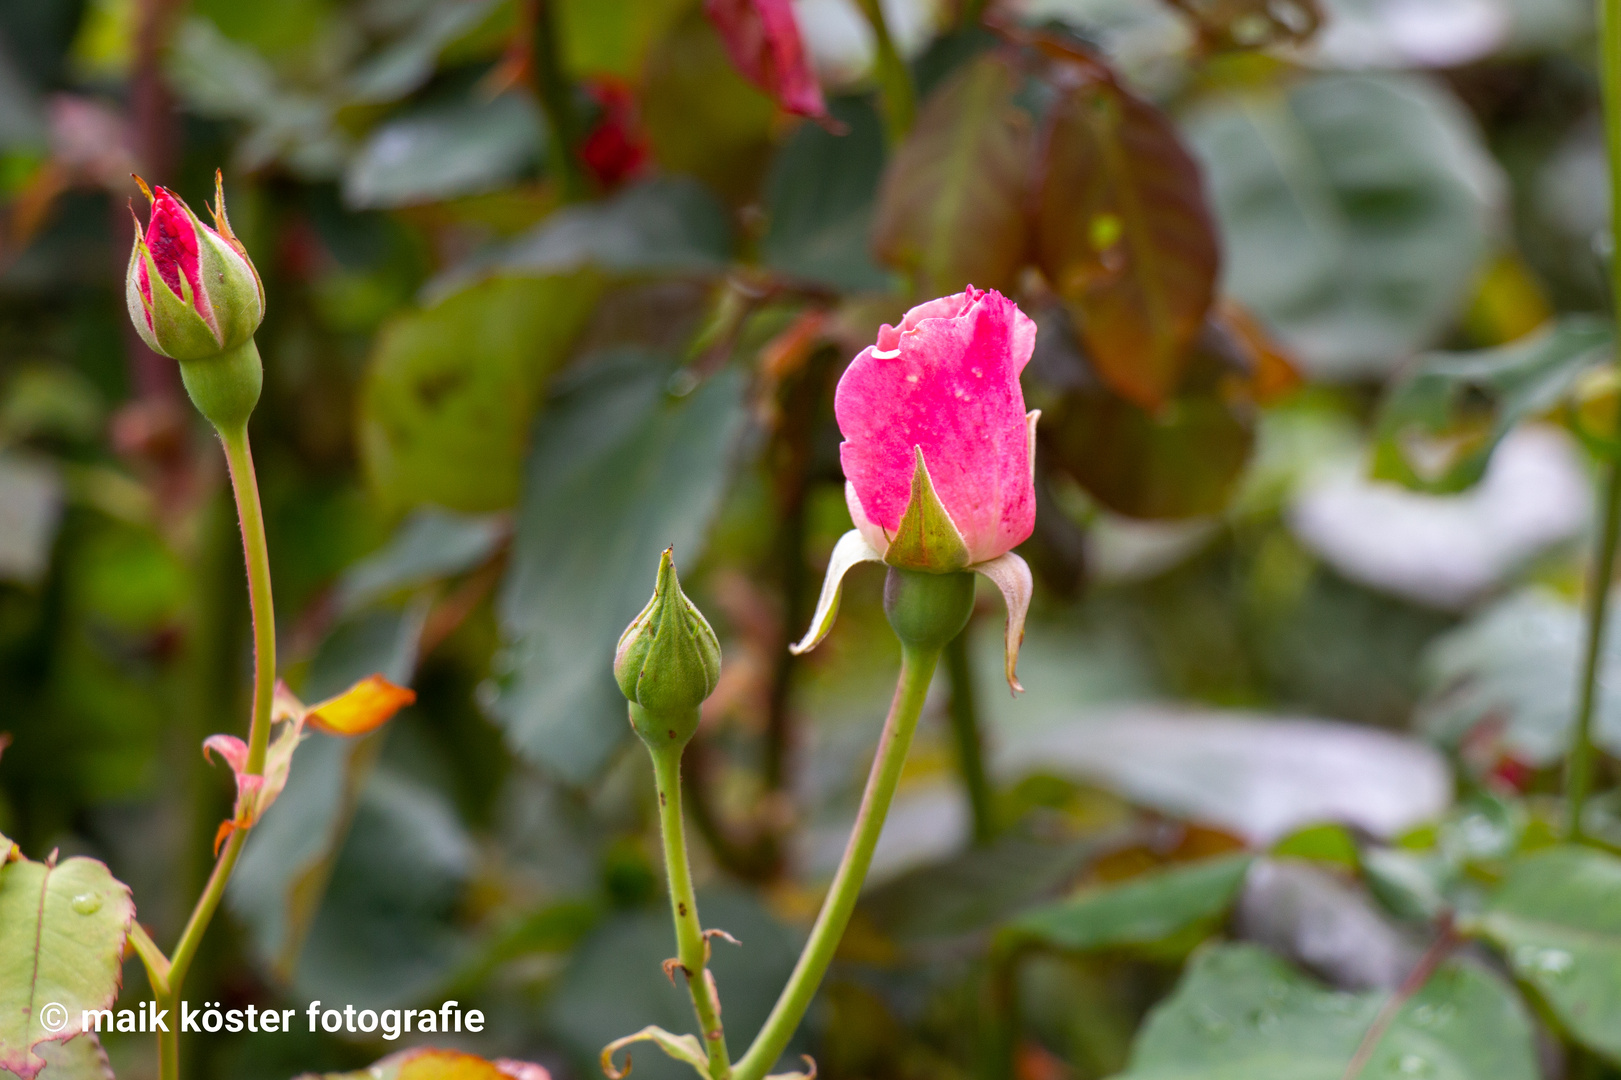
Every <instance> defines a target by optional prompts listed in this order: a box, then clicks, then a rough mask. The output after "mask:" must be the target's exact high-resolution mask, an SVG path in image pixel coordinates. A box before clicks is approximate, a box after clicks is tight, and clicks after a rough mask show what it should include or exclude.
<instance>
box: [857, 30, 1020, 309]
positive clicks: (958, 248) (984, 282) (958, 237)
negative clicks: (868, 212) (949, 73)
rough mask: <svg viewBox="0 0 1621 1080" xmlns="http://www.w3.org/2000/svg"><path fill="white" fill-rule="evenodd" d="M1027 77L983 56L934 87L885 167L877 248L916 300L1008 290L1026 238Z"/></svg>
mask: <svg viewBox="0 0 1621 1080" xmlns="http://www.w3.org/2000/svg"><path fill="white" fill-rule="evenodd" d="M1020 82H1021V78H1020V75H1019V72H1018V71H1017V70H1016V69H1015V68H1014V67H1013V66H1012V64H1011V63H1009V62H1008V60H1007V59H1006V58H1004V57H1003V56H1001V55H999V54H997V55H987V56H983V57H981V58H979V59H977V60H975V61H973V62H972V63H970V64H968V65H966V66H965V67H963V68H962V69H961V70H960V71H959V72H958V73H957V74H956V75H955V76H954V77H952V78H951V79H950V80H949V81H947V82H946V84H945V85H943V86H941V87H940V88H939V89H938V90H936V91H935V92H934V93H933V94H932V95H931V96H930V98H929V100H928V102H927V104H925V105H924V107H923V111H922V113H921V114H920V115H919V116H918V119H917V124H916V126H914V127H913V128H912V131H911V134H909V135H908V136H907V137H906V141H905V143H903V144H902V145H901V148H900V150H899V151H898V152H897V153H896V155H895V157H894V159H893V160H892V161H891V162H890V163H889V167H888V169H887V170H886V174H885V177H884V183H883V188H882V191H881V194H880V196H879V203H878V212H877V220H876V224H875V225H874V237H873V243H874V246H875V247H876V249H877V251H878V254H879V255H880V256H881V257H882V258H883V259H884V261H886V262H887V263H889V264H890V265H891V266H894V267H895V268H897V269H899V270H903V271H905V272H907V273H909V274H911V275H912V288H913V291H914V292H915V293H916V294H917V295H919V296H945V295H949V294H951V293H957V292H961V291H962V290H963V288H964V286H967V285H977V286H979V287H980V288H983V289H1000V290H1003V291H1004V292H1006V291H1011V290H1012V286H1013V280H1014V275H1015V274H1016V273H1017V272H1018V270H1019V267H1020V265H1021V264H1022V263H1023V262H1024V257H1025V243H1026V235H1027V232H1028V225H1027V223H1026V212H1025V204H1026V202H1027V200H1028V199H1029V185H1030V175H1029V173H1030V168H1031V158H1030V155H1031V138H1030V119H1029V117H1028V116H1027V115H1026V114H1025V113H1024V112H1023V111H1021V110H1020V109H1018V108H1017V107H1015V105H1014V104H1013V98H1014V94H1015V93H1017V91H1018V89H1019V86H1020Z"/></svg>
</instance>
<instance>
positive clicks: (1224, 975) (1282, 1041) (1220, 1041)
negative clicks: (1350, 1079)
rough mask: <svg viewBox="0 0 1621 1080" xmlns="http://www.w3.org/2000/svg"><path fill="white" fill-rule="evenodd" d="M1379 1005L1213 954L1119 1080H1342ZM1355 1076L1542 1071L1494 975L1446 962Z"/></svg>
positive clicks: (1160, 1011) (1502, 1079)
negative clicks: (1360, 1072)
mask: <svg viewBox="0 0 1621 1080" xmlns="http://www.w3.org/2000/svg"><path fill="white" fill-rule="evenodd" d="M1385 996H1386V994H1385V992H1380V991H1375V992H1371V993H1365V994H1345V993H1337V992H1335V991H1332V990H1325V989H1323V988H1321V987H1320V986H1318V985H1317V984H1316V983H1314V982H1312V981H1311V980H1310V979H1308V978H1306V977H1305V976H1303V975H1301V974H1299V973H1298V972H1296V971H1295V970H1294V969H1293V968H1291V967H1289V966H1288V965H1287V964H1285V963H1284V962H1283V961H1281V960H1279V959H1278V958H1277V957H1276V956H1274V955H1272V954H1271V953H1269V952H1267V951H1266V950H1264V949H1261V948H1257V947H1255V946H1252V945H1229V946H1224V947H1221V948H1215V949H1210V950H1209V951H1207V952H1203V953H1200V954H1199V955H1198V956H1196V957H1195V958H1194V960H1193V963H1192V964H1191V965H1190V966H1189V968H1188V971H1187V973H1186V974H1185V975H1184V976H1183V978H1182V982H1181V983H1180V984H1178V986H1177V989H1176V991H1175V993H1173V994H1172V995H1171V996H1170V998H1168V999H1167V1000H1165V1001H1164V1002H1162V1003H1161V1004H1160V1005H1158V1006H1157V1007H1156V1008H1155V1009H1154V1010H1153V1012H1151V1013H1149V1016H1148V1021H1147V1023H1145V1024H1144V1025H1143V1028H1142V1030H1141V1032H1140V1033H1139V1034H1138V1037H1137V1041H1136V1044H1135V1045H1134V1046H1133V1047H1132V1053H1131V1061H1130V1065H1129V1067H1128V1068H1127V1070H1126V1072H1125V1073H1124V1074H1123V1075H1122V1076H1121V1077H1120V1080H1342V1078H1343V1076H1344V1074H1345V1069H1346V1066H1347V1065H1349V1064H1350V1062H1351V1055H1352V1054H1354V1053H1355V1052H1356V1048H1357V1046H1358V1044H1359V1043H1361V1041H1362V1037H1363V1035H1364V1034H1366V1032H1367V1030H1368V1027H1369V1025H1371V1024H1372V1023H1373V1019H1374V1016H1375V1015H1376V1014H1377V1013H1378V1011H1379V1009H1380V1006H1381V1005H1382V1004H1383V1001H1384V998H1385ZM1362 1075H1363V1076H1365V1077H1386V1076H1403V1077H1407V1076H1411V1077H1424V1078H1427V1080H1536V1078H1537V1077H1538V1076H1540V1075H1541V1073H1540V1071H1539V1070H1538V1068H1537V1062H1536V1048H1535V1044H1534V1042H1533V1039H1532V1032H1531V1019H1530V1017H1529V1016H1527V1015H1526V1012H1525V1007H1524V1006H1523V1005H1522V1004H1521V1003H1520V1000H1519V998H1518V997H1516V996H1515V994H1514V993H1513V991H1512V990H1511V989H1510V988H1509V987H1507V986H1505V985H1504V984H1503V983H1502V982H1501V981H1500V980H1499V979H1498V978H1497V977H1496V976H1494V975H1492V974H1490V973H1489V972H1487V971H1485V970H1483V969H1481V968H1479V967H1477V966H1475V965H1473V964H1469V963H1464V962H1458V961H1453V962H1450V963H1448V964H1445V965H1443V966H1442V967H1441V969H1440V970H1439V971H1437V972H1436V973H1435V974H1434V975H1432V976H1431V977H1430V980H1429V982H1428V983H1426V984H1425V986H1424V989H1423V990H1421V991H1419V993H1418V994H1416V995H1415V996H1414V997H1413V998H1412V999H1410V1000H1409V1001H1408V1002H1407V1004H1406V1005H1404V1006H1403V1007H1402V1009H1401V1011H1400V1012H1399V1013H1397V1014H1396V1018H1395V1020H1394V1021H1393V1022H1392V1023H1391V1025H1390V1027H1389V1028H1387V1029H1386V1031H1385V1034H1384V1037H1383V1038H1381V1039H1380V1040H1379V1044H1378V1047H1377V1048H1376V1049H1375V1050H1374V1052H1373V1057H1372V1058H1371V1059H1369V1061H1368V1063H1367V1066H1366V1067H1365V1069H1364V1070H1363V1073H1362Z"/></svg>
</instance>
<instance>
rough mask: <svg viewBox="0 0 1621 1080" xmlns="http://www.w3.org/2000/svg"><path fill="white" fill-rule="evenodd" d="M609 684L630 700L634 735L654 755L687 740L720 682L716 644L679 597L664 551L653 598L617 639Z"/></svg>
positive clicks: (704, 623) (694, 611)
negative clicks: (614, 683) (616, 685)
mask: <svg viewBox="0 0 1621 1080" xmlns="http://www.w3.org/2000/svg"><path fill="white" fill-rule="evenodd" d="M614 678H615V679H616V680H618V682H619V689H620V690H621V691H622V692H623V693H624V695H625V697H626V698H628V699H629V700H630V703H631V710H630V712H631V725H632V726H633V727H634V728H635V729H636V734H638V735H640V736H641V737H642V740H643V741H644V742H646V743H648V745H649V746H651V747H653V748H655V749H657V748H659V747H666V746H671V745H684V744H685V743H686V742H687V740H689V739H691V738H692V734H693V732H694V731H696V730H697V728H698V706H700V705H702V704H703V702H704V699H705V698H707V697H709V695H710V694H712V693H714V691H715V684H716V683H717V682H719V681H720V642H719V640H717V639H716V637H715V631H714V630H712V629H710V626H709V622H708V620H706V619H705V618H704V617H703V613H702V612H700V611H699V610H698V609H697V608H696V607H694V606H693V603H692V601H691V600H688V599H687V596H686V594H685V593H683V592H682V591H681V583H680V581H678V580H677V579H676V573H675V561H674V559H673V558H672V556H671V550H670V549H669V548H666V549H665V551H664V555H663V556H662V557H661V558H660V559H659V574H658V583H657V585H655V586H654V589H653V598H652V599H651V600H649V601H648V602H647V606H646V607H644V608H643V609H642V613H641V614H640V615H638V616H636V618H635V619H633V620H632V621H631V624H630V625H629V626H627V627H626V628H625V632H624V634H622V635H621V636H620V638H619V648H618V649H617V650H616V651H615V653H614Z"/></svg>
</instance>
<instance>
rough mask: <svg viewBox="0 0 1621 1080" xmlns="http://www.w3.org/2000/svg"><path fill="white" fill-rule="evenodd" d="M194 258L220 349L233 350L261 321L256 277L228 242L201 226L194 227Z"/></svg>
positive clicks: (262, 304) (260, 295)
mask: <svg viewBox="0 0 1621 1080" xmlns="http://www.w3.org/2000/svg"><path fill="white" fill-rule="evenodd" d="M197 255H198V265H199V269H200V274H201V278H202V282H203V288H204V289H205V290H206V291H207V293H208V302H209V306H210V307H211V309H212V311H213V315H214V322H215V323H216V324H217V325H218V327H219V337H220V343H221V344H220V347H221V348H222V349H234V348H235V347H236V346H238V345H240V344H242V343H243V342H244V341H246V340H248V339H249V338H251V337H252V336H253V332H254V331H255V330H257V329H259V324H260V323H261V322H263V321H264V314H265V309H264V300H263V299H262V295H263V294H262V293H261V291H260V286H259V277H258V275H257V274H256V273H254V270H253V265H252V264H251V263H249V262H248V261H247V260H246V259H245V258H243V257H242V256H241V255H239V254H238V253H237V251H236V249H235V248H233V247H232V246H231V245H230V243H228V242H227V241H226V240H225V239H224V238H223V237H219V236H216V235H215V234H214V233H212V232H210V231H209V230H208V229H206V228H203V227H202V226H201V225H199V226H198V228H197Z"/></svg>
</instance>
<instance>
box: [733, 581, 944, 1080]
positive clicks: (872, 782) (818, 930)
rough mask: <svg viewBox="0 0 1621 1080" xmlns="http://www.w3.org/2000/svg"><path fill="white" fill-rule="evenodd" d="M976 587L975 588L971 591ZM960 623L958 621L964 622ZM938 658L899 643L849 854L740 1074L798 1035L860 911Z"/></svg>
mask: <svg viewBox="0 0 1621 1080" xmlns="http://www.w3.org/2000/svg"><path fill="white" fill-rule="evenodd" d="M971 595H972V594H970V596H971ZM958 625H959V626H960V625H961V624H960V623H959V624H958ZM939 659H940V649H939V647H938V646H935V647H932V648H931V647H928V646H921V645H903V646H902V648H901V674H900V681H899V682H898V684H897V685H896V687H895V698H894V701H893V702H892V703H891V704H890V707H889V718H888V719H887V720H885V721H884V732H883V735H882V736H880V737H879V740H878V754H877V756H876V757H875V758H874V759H873V762H872V772H871V774H870V775H869V776H868V778H867V790H866V792H865V793H864V794H863V795H862V798H861V810H860V812H859V813H857V815H856V822H855V829H854V831H852V832H851V834H850V843H849V845H848V846H847V847H846V848H845V849H844V858H843V860H842V861H841V862H840V863H839V869H838V872H837V873H836V874H835V875H834V877H833V886H832V888H831V889H830V890H829V891H828V894H827V899H826V900H824V901H823V902H822V910H821V913H820V914H818V915H817V916H816V925H815V926H814V927H812V928H811V933H810V940H809V941H807V942H806V943H805V949H804V952H802V953H800V956H799V963H798V964H797V965H795V967H794V972H793V974H792V975H791V976H790V977H789V979H788V985H787V986H785V987H783V990H782V994H781V996H779V997H778V998H777V1004H776V1005H775V1006H773V1007H772V1009H771V1015H770V1016H769V1017H767V1019H766V1022H765V1026H764V1027H762V1028H761V1029H760V1034H759V1035H757V1036H755V1039H754V1045H752V1046H750V1047H749V1050H748V1053H746V1054H744V1055H743V1057H742V1058H741V1059H740V1060H739V1061H738V1063H737V1067H736V1068H735V1069H734V1070H733V1071H732V1075H733V1077H734V1078H735V1080H762V1078H763V1077H764V1076H765V1075H766V1073H767V1072H768V1071H769V1070H770V1068H771V1067H772V1066H773V1065H775V1064H776V1062H777V1059H778V1058H779V1057H781V1056H782V1052H783V1050H785V1049H786V1048H787V1046H788V1040H789V1039H791V1038H792V1037H793V1034H794V1031H795V1029H796V1028H798V1027H799V1022H800V1021H801V1020H802V1019H804V1016H805V1010H807V1009H808V1008H810V1003H811V999H812V998H814V997H815V996H816V990H817V988H818V987H819V986H821V984H822V977H823V976H824V975H826V974H827V968H828V965H829V964H830V963H832V961H833V954H834V952H835V951H836V950H837V949H838V945H839V939H840V938H842V937H843V936H844V930H845V927H847V926H848V925H849V924H850V916H851V914H853V913H854V911H855V906H856V898H857V897H858V896H859V895H860V894H861V884H862V882H863V881H865V880H866V878H867V869H868V867H870V866H871V865H872V853H873V851H874V849H876V848H877V846H878V836H879V834H880V833H881V832H882V831H883V828H884V818H885V817H887V816H888V814H889V804H890V802H891V801H893V799H894V798H895V787H896V785H897V784H898V783H899V782H900V777H901V766H902V765H904V764H905V762H906V752H907V750H908V749H909V748H910V747H911V745H912V735H913V733H914V732H916V731H917V721H918V716H919V715H920V714H921V713H922V712H923V699H924V697H925V695H926V694H927V693H928V690H929V680H930V679H931V678H932V677H933V675H934V668H935V665H936V664H937V663H938V661H939Z"/></svg>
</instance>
